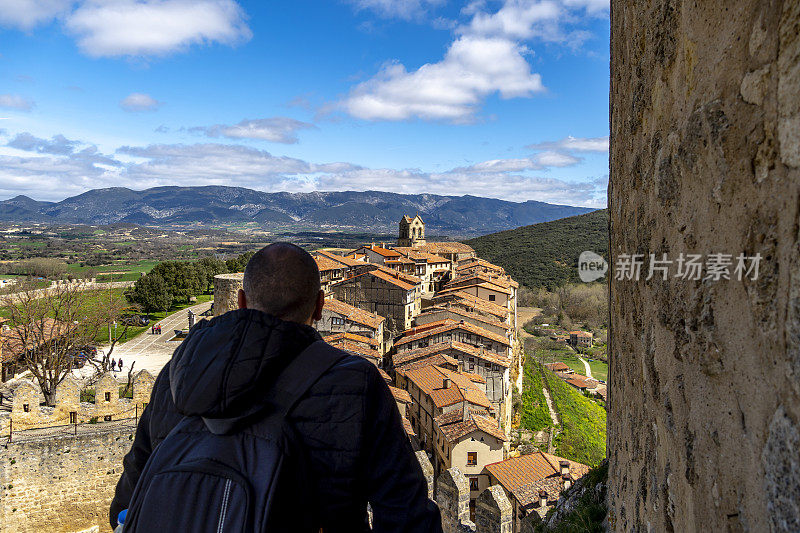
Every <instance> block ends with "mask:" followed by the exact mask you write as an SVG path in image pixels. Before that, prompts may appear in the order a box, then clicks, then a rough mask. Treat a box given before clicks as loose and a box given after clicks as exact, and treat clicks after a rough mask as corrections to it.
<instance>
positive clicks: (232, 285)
mask: <svg viewBox="0 0 800 533" xmlns="http://www.w3.org/2000/svg"><path fill="white" fill-rule="evenodd" d="M243 279H244V274H243V273H241V272H240V273H237V274H218V275H216V276H214V316H219V315H223V314H225V313H227V312H228V311H233V310H235V309H239V301H238V294H239V289H241V288H242V280H243Z"/></svg>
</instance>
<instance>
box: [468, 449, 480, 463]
mask: <svg viewBox="0 0 800 533" xmlns="http://www.w3.org/2000/svg"><path fill="white" fill-rule="evenodd" d="M477 464H478V452H467V466H476V465H477Z"/></svg>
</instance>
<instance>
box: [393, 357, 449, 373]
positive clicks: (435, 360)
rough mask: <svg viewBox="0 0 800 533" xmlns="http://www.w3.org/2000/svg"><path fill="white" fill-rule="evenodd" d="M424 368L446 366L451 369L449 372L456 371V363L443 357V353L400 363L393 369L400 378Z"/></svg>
mask: <svg viewBox="0 0 800 533" xmlns="http://www.w3.org/2000/svg"><path fill="white" fill-rule="evenodd" d="M425 366H440V367H442V368H447V367H448V366H450V367H452V368H450V370H453V369H455V370H457V369H458V361H456V360H455V359H453V358H452V357H450V356H449V355H445V354H443V353H437V354H435V355H429V356H428V357H422V358H419V359H414V360H412V361H408V362H405V363H402V364H400V365H396V366H395V367H394V370H395V372H397V373H398V374H400V375H401V376H405V375H406V374H407V373H408V372H410V371H412V370H416V369H417V368H422V367H425Z"/></svg>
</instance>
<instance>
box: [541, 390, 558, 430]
mask: <svg viewBox="0 0 800 533" xmlns="http://www.w3.org/2000/svg"><path fill="white" fill-rule="evenodd" d="M542 393H544V401H545V402H547V409H548V410H549V411H550V419H551V420H552V421H553V424H555V425H559V424H560V422H559V421H558V414H557V413H556V410H555V409H553V400H552V399H551V398H550V391H548V390H547V387H542Z"/></svg>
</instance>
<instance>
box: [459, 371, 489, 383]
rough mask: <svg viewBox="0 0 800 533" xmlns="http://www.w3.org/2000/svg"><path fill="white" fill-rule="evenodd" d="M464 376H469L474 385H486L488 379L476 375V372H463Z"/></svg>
mask: <svg viewBox="0 0 800 533" xmlns="http://www.w3.org/2000/svg"><path fill="white" fill-rule="evenodd" d="M462 374H464V375H465V376H467V377H468V378H469V379H470V381H472V382H473V383H486V378H484V377H483V376H481V375H480V374H476V373H474V372H462Z"/></svg>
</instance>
